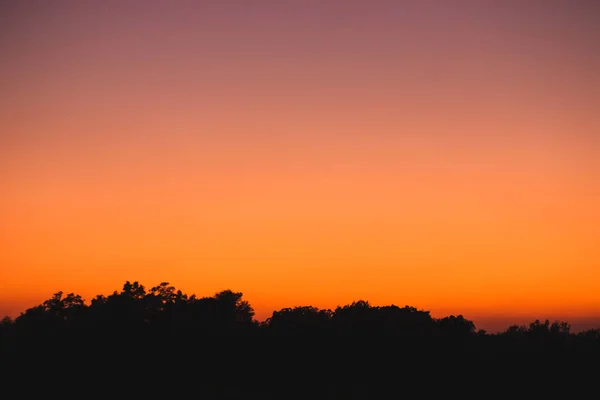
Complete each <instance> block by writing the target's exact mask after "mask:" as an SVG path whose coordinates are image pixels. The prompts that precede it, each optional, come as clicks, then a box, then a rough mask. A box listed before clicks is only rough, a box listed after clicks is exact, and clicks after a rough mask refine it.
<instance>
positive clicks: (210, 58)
mask: <svg viewBox="0 0 600 400" xmlns="http://www.w3.org/2000/svg"><path fill="white" fill-rule="evenodd" d="M599 18H600V6H599V5H598V3H597V2H594V1H586V0H580V1H566V0H565V1H558V0H557V1H552V0H547V1H536V0H532V1H527V2H524V1H513V0H506V1H466V0H465V1H459V0H456V1H419V2H417V1H406V2H401V1H383V0H374V1H354V0H345V1H328V0H323V1H312V0H307V1H286V0H279V1H276V0H271V1H267V0H265V1H258V0H257V1H200V2H194V1H172V2H171V1H169V2H167V1H127V2H122V1H119V2H117V1H106V2H105V1H102V2H100V1H91V2H79V1H52V2H46V1H15V0H7V1H3V2H1V3H0V54H1V55H2V57H1V60H0V93H2V95H1V96H0V316H1V315H10V316H13V317H15V316H18V315H19V313H20V312H22V311H24V310H25V309H26V308H29V307H32V306H34V305H36V304H39V303H40V302H42V301H44V300H45V299H47V298H49V297H51V296H52V294H53V293H55V292H57V291H59V290H62V291H64V292H66V293H67V292H75V293H79V294H81V295H82V296H83V297H84V298H86V299H87V300H88V301H89V300H90V299H91V298H93V297H94V296H95V295H97V294H110V293H112V291H114V290H117V289H120V288H121V287H122V285H123V283H124V282H125V281H126V280H130V281H139V282H140V283H142V284H144V285H146V286H147V287H151V286H154V285H156V284H158V283H160V282H163V281H167V282H170V283H171V284H173V285H174V286H176V287H177V288H179V289H181V290H183V291H184V292H186V293H188V294H192V293H196V294H197V295H200V296H210V295H212V294H214V293H215V292H217V291H220V290H224V289H232V290H235V291H240V292H243V293H244V298H245V299H247V300H248V301H250V303H251V304H252V305H253V307H254V308H255V310H256V313H257V314H256V316H257V318H258V319H260V320H263V319H265V318H267V317H269V316H270V314H271V313H272V311H273V310H277V309H280V308H283V307H291V306H299V305H313V306H317V307H320V308H332V309H333V308H335V307H336V306H337V305H344V304H348V303H350V302H352V301H355V300H359V299H365V300H368V301H369V302H370V303H371V304H374V305H388V304H396V305H399V306H403V305H411V306H414V307H417V308H419V309H425V310H430V311H431V313H432V315H433V316H436V317H441V316H446V315H450V314H454V315H457V314H463V315H464V316H465V317H467V318H470V319H472V320H473V321H475V323H476V325H477V327H478V328H484V329H488V330H491V331H497V330H503V329H505V328H506V327H508V326H509V325H511V324H513V323H526V322H531V321H533V320H534V319H536V318H540V319H545V318H549V319H551V320H552V319H562V320H568V321H569V322H571V324H572V325H573V326H574V327H579V328H582V329H583V328H592V327H600V290H599V289H600V207H599V204H600V113H598V107H599V106H600V79H599V76H598V71H600V45H599V44H598V39H599V38H600V24H598V23H597V21H598V19H599Z"/></svg>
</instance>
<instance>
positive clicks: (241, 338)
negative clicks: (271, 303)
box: [0, 282, 600, 399]
mask: <svg viewBox="0 0 600 400" xmlns="http://www.w3.org/2000/svg"><path fill="white" fill-rule="evenodd" d="M0 345H1V353H0V357H1V358H0V360H1V361H2V366H3V367H4V375H3V377H5V378H6V382H10V383H12V384H13V386H15V385H16V386H17V387H19V391H20V394H21V396H22V397H28V395H31V396H33V395H34V394H35V393H36V390H38V389H39V390H41V388H40V387H38V385H43V386H42V388H43V389H44V390H45V391H46V393H50V392H51V391H52V390H55V391H56V393H62V394H65V395H66V394H67V392H70V393H72V394H74V395H81V393H88V394H90V393H95V395H97V396H100V393H101V392H102V391H103V390H107V391H108V392H107V395H112V394H110V393H114V392H113V391H115V390H118V391H122V390H126V391H131V392H130V393H129V392H122V393H121V395H123V396H126V395H134V396H136V397H141V396H145V395H150V396H153V397H156V396H159V395H163V393H164V394H165V395H173V394H174V391H176V390H178V389H181V390H183V388H185V390H184V392H185V394H186V396H188V395H190V393H193V397H197V398H261V399H264V398H307V397H308V398H326V399H330V398H365V399H367V398H381V397H395V398H400V397H415V396H417V397H426V398H427V397H431V396H434V395H436V394H441V395H444V394H445V395H447V396H461V397H469V396H475V395H482V396H483V397H493V395H495V394H502V393H503V394H506V395H510V394H511V393H512V394H515V393H524V392H523V390H526V389H530V390H534V392H532V395H535V396H538V397H539V396H540V395H542V394H553V395H558V394H559V393H560V391H561V390H566V392H565V395H569V396H574V393H575V392H576V391H577V390H578V389H581V390H583V388H585V387H586V385H588V384H591V383H592V382H595V380H594V379H597V374H598V372H600V369H599V362H600V358H599V357H598V356H599V355H600V331H599V330H593V329H592V330H588V331H584V332H580V333H577V334H575V333H572V332H571V331H570V326H569V324H568V323H566V322H562V321H555V322H550V321H547V320H546V321H534V322H532V323H531V324H530V325H529V326H510V327H509V328H508V329H507V330H506V331H505V332H503V333H499V334H488V333H486V332H485V331H482V330H479V331H478V330H477V329H476V327H475V325H474V324H473V322H472V321H469V320H468V319H465V318H464V317H463V316H462V315H458V316H454V315H451V316H448V317H445V318H439V319H438V318H433V317H432V316H431V315H430V313H429V312H428V311H425V310H419V309H417V308H414V307H410V306H404V307H398V306H395V305H389V306H383V307H378V306H372V305H370V304H369V303H368V302H367V301H363V300H360V301H356V302H353V303H352V304H349V305H345V306H342V307H337V308H336V309H335V310H333V311H332V310H320V309H317V308H315V307H311V306H305V307H294V308H284V309H282V310H279V311H275V312H273V314H272V316H271V317H270V318H268V319H267V320H266V321H264V322H258V321H256V320H255V319H254V310H253V309H252V307H251V305H250V304H249V303H248V302H247V301H245V300H243V298H242V293H238V292H233V291H231V290H225V291H222V292H219V293H216V294H215V295H214V296H212V297H196V296H195V295H191V296H188V295H186V294H184V293H182V292H181V291H179V290H177V289H176V288H174V287H173V286H171V285H169V284H168V283H161V284H159V285H157V286H155V287H152V288H151V289H149V290H147V289H146V288H145V287H144V286H143V285H141V284H139V283H138V282H133V283H131V282H126V283H125V285H124V286H123V289H122V290H121V291H120V292H114V293H113V294H111V295H109V296H106V297H105V296H101V295H100V296H97V297H96V298H94V299H93V300H92V301H91V302H90V304H86V303H85V302H84V300H83V299H82V298H81V296H79V295H76V294H74V293H69V294H66V295H65V294H64V293H62V292H58V293H56V294H54V296H52V297H51V298H50V299H48V300H46V301H45V302H43V303H42V304H40V305H38V306H35V307H32V308H30V309H28V310H26V311H25V312H23V313H22V314H21V315H20V316H19V317H18V318H16V319H15V320H14V321H13V320H11V319H10V318H8V317H6V318H4V319H3V320H2V322H1V323H0ZM9 377H10V378H11V379H13V380H9V379H8V378H9ZM26 382H30V383H31V384H30V385H28V384H27V383H26ZM42 382H43V384H42ZM36 388H37V389H36ZM80 388H81V389H80ZM123 388H126V389H123ZM82 391H83V392H82ZM190 391H191V392H190ZM482 391H483V392H482ZM78 393H79V394H78Z"/></svg>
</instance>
